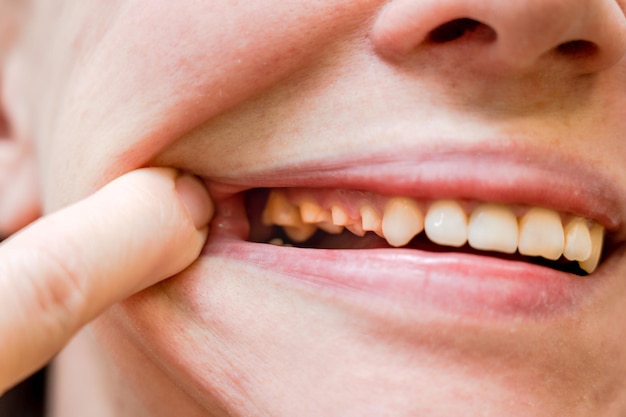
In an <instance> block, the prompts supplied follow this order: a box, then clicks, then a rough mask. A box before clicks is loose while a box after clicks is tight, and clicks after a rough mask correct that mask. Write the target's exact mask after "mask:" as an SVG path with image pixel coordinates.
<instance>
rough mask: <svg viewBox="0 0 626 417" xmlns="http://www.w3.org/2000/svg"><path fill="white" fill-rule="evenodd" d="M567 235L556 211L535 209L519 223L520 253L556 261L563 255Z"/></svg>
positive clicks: (529, 211)
mask: <svg viewBox="0 0 626 417" xmlns="http://www.w3.org/2000/svg"><path fill="white" fill-rule="evenodd" d="M564 246H565V234H564V232H563V224H562V223H561V216H560V215H559V213H557V212H556V211H554V210H549V209H546V208H543V207H533V208H531V209H529V210H528V211H527V212H526V214H524V215H523V216H522V218H521V219H520V221H519V243H518V248H519V253H521V254H522V255H526V256H541V257H543V258H546V259H550V260H553V261H556V260H557V259H559V258H560V257H561V255H562V254H563V248H564Z"/></svg>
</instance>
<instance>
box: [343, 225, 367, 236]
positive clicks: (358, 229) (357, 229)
mask: <svg viewBox="0 0 626 417" xmlns="http://www.w3.org/2000/svg"><path fill="white" fill-rule="evenodd" d="M346 229H348V230H349V231H351V232H352V234H354V235H357V236H359V237H363V236H365V230H363V227H362V226H361V224H360V223H359V222H358V221H357V222H355V223H352V224H349V225H346Z"/></svg>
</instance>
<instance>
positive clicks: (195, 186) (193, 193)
mask: <svg viewBox="0 0 626 417" xmlns="http://www.w3.org/2000/svg"><path fill="white" fill-rule="evenodd" d="M175 188H176V192H177V193H178V195H179V196H180V199H181V201H182V202H183V204H184V206H185V208H186V209H187V213H189V216H190V217H191V219H192V220H193V224H194V226H195V227H196V229H198V230H200V229H204V228H205V227H206V226H207V225H208V224H209V222H210V221H211V219H212V218H213V213H214V212H215V208H214V205H213V200H211V197H210V196H209V193H208V191H207V189H206V187H205V185H204V183H203V182H202V181H201V180H200V179H199V178H197V177H194V176H192V175H189V174H182V175H180V176H179V177H178V178H176V184H175Z"/></svg>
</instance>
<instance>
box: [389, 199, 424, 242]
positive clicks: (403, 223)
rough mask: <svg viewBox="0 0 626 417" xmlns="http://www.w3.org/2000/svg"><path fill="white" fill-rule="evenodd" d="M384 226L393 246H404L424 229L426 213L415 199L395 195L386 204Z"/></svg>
mask: <svg viewBox="0 0 626 417" xmlns="http://www.w3.org/2000/svg"><path fill="white" fill-rule="evenodd" d="M382 228H383V235H384V236H385V239H387V242H388V243H389V244H390V245H391V246H395V247H398V246H403V245H406V244H407V243H409V242H410V241H411V239H413V237H415V236H416V235H418V234H419V233H420V232H421V231H422V230H424V215H423V214H422V211H421V210H420V209H419V207H418V206H417V203H416V202H415V201H413V200H411V199H410V198H405V197H395V198H392V199H390V200H389V201H388V202H387V205H386V206H385V212H384V213H383V224H382Z"/></svg>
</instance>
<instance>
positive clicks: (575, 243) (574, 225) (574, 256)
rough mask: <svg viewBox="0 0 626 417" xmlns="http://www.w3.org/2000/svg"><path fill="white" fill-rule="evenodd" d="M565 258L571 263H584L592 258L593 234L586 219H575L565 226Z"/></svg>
mask: <svg viewBox="0 0 626 417" xmlns="http://www.w3.org/2000/svg"><path fill="white" fill-rule="evenodd" d="M563 256H565V258H567V259H569V260H570V261H584V260H587V259H589V257H590V256H591V233H589V227H587V220H586V219H583V218H582V217H575V218H573V219H572V220H570V221H569V222H568V223H567V225H565V249H563Z"/></svg>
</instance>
